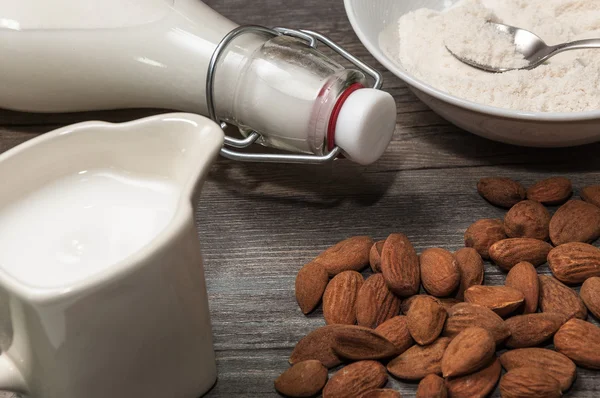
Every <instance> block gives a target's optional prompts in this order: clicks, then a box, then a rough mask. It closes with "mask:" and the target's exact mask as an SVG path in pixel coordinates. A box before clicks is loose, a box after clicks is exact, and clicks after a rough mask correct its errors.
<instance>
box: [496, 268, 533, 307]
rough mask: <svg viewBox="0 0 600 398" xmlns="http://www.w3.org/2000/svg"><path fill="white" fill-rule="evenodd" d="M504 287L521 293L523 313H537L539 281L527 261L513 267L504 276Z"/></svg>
mask: <svg viewBox="0 0 600 398" xmlns="http://www.w3.org/2000/svg"><path fill="white" fill-rule="evenodd" d="M504 285H505V286H508V287H512V288H513V289H517V290H518V291H520V292H521V293H523V297H525V301H524V303H523V313H524V314H531V313H534V312H536V311H537V307H538V302H539V300H540V280H539V279H538V274H537V271H536V270H535V267H534V266H533V265H532V264H531V263H528V262H527V261H522V262H520V263H518V264H517V265H515V266H514V267H513V268H512V269H511V270H510V271H508V275H506V281H505V282H504Z"/></svg>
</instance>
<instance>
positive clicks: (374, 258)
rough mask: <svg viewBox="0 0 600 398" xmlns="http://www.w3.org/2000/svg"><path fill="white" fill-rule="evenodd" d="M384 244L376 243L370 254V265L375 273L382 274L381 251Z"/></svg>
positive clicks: (382, 242) (382, 241)
mask: <svg viewBox="0 0 600 398" xmlns="http://www.w3.org/2000/svg"><path fill="white" fill-rule="evenodd" d="M384 243H385V241H384V240H380V241H378V242H375V243H374V244H373V246H371V251H370V252H369V264H371V270H372V271H373V272H375V273H377V272H381V251H382V250H383V244H384Z"/></svg>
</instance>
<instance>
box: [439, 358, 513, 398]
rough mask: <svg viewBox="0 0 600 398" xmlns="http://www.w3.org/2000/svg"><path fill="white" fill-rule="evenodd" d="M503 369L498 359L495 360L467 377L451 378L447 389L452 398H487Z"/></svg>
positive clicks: (447, 381) (447, 382)
mask: <svg viewBox="0 0 600 398" xmlns="http://www.w3.org/2000/svg"><path fill="white" fill-rule="evenodd" d="M501 372H502V367H501V366H500V361H499V360H498V358H494V359H493V360H492V361H491V362H490V363H489V364H488V365H486V366H485V367H484V368H483V369H481V370H479V371H477V372H475V373H471V374H469V375H466V376H460V377H450V378H448V379H447V380H446V387H447V388H448V392H449V393H450V397H452V398H484V397H487V396H488V395H489V394H490V393H491V392H492V390H493V389H494V387H496V383H498V380H499V379H500V373H501Z"/></svg>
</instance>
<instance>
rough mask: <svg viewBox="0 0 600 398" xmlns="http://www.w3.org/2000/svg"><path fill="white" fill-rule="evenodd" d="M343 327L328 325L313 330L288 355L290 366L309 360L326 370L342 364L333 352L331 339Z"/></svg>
mask: <svg viewBox="0 0 600 398" xmlns="http://www.w3.org/2000/svg"><path fill="white" fill-rule="evenodd" d="M343 327H344V326H343V325H328V326H323V327H321V328H318V329H316V330H313V331H312V332H310V333H309V334H307V335H306V336H304V337H303V338H302V339H301V340H300V341H299V342H298V344H296V347H295V348H294V351H292V355H290V364H292V365H295V364H297V363H298V362H302V361H306V360H309V359H316V360H318V361H321V363H322V364H323V365H324V366H325V367H327V368H333V367H336V366H338V365H339V364H341V363H342V360H341V359H340V358H339V357H338V356H337V355H336V354H335V352H333V348H332V346H333V339H334V338H335V332H336V331H337V330H339V329H341V328H343Z"/></svg>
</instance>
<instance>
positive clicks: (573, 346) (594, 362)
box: [554, 319, 600, 369]
mask: <svg viewBox="0 0 600 398" xmlns="http://www.w3.org/2000/svg"><path fill="white" fill-rule="evenodd" d="M554 347H555V348H556V351H558V352H560V353H561V354H565V355H566V356H567V357H569V358H570V359H571V360H572V361H573V362H575V363H576V364H577V365H579V366H582V367H584V368H589V369H600V328H599V327H598V326H596V325H594V324H591V323H589V322H586V321H582V320H581V319H571V320H570V321H568V322H567V323H565V324H564V325H562V327H561V328H560V329H558V332H556V334H555V335H554Z"/></svg>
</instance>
